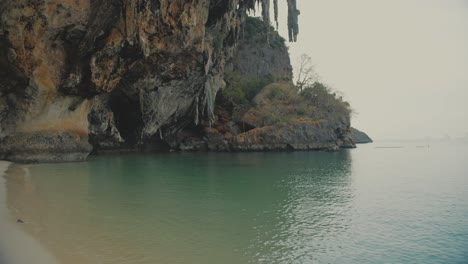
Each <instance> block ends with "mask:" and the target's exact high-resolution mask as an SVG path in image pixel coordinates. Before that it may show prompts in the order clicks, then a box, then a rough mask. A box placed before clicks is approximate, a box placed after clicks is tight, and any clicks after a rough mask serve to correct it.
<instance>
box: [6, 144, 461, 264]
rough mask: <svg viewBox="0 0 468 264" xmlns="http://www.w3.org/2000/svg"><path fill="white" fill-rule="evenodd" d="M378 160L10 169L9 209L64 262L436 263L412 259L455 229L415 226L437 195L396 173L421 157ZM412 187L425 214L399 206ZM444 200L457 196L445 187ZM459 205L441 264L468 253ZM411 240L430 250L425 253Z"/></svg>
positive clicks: (128, 158) (191, 157)
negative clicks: (447, 251)
mask: <svg viewBox="0 0 468 264" xmlns="http://www.w3.org/2000/svg"><path fill="white" fill-rule="evenodd" d="M376 151H378V150H375V149H373V148H369V147H368V148H362V149H360V150H354V151H341V152H337V153H322V152H320V153H316V152H312V153H307V152H298V153H239V154H228V153H217V154H198V153H193V154H191V153H173V154H164V155H117V156H97V157H92V158H91V160H90V161H88V162H86V163H69V164H37V165H14V166H12V167H11V168H10V170H9V172H8V175H9V176H8V177H7V189H8V205H9V208H10V210H11V211H12V212H13V214H15V216H17V217H21V218H22V219H24V220H25V221H26V224H25V225H23V227H24V228H26V229H27V231H28V232H30V233H31V234H33V235H34V236H36V237H38V238H39V239H40V240H41V242H42V243H44V244H45V245H46V246H47V247H48V248H50V249H51V250H52V252H54V253H55V254H56V255H57V256H58V258H59V259H60V260H62V261H63V263H317V262H325V263H345V262H347V263H376V262H379V260H381V258H382V257H383V258H384V259H386V260H388V261H387V262H411V261H413V262H415V263H418V262H419V263H420V262H426V263H427V262H431V261H427V260H428V259H427V258H426V259H425V258H424V256H422V255H417V254H415V256H418V257H417V258H414V257H413V256H411V255H410V256H408V255H407V254H406V253H407V252H406V251H404V249H405V247H406V246H408V245H410V246H412V248H410V250H409V251H413V252H432V251H430V249H431V248H430V247H431V246H434V247H437V244H436V245H434V244H430V243H425V241H424V240H423V239H425V238H427V236H428V234H431V232H432V230H433V228H434V225H436V224H438V225H439V226H441V224H442V225H443V224H444V223H446V222H447V221H448V220H447V219H445V220H444V219H437V221H436V220H434V219H433V221H432V222H428V221H422V222H420V224H421V225H422V226H423V227H424V228H423V229H415V228H417V226H408V223H413V222H411V221H412V220H415V221H416V220H421V219H418V214H414V219H410V218H408V217H407V216H408V215H411V209H412V208H413V206H414V207H415V208H425V209H427V210H429V211H430V212H433V211H431V210H432V209H431V208H428V207H427V204H426V203H424V201H426V200H429V201H430V200H431V199H432V197H433V195H432V194H431V193H424V191H423V190H431V189H430V187H431V186H432V184H430V183H427V182H425V180H424V179H422V178H421V177H428V176H427V175H426V176H421V175H423V174H424V173H423V172H425V170H420V169H419V167H418V169H412V170H411V174H414V175H419V176H417V177H416V179H419V181H417V182H410V183H408V181H407V180H408V178H409V177H408V176H405V177H400V178H398V177H397V176H396V175H399V173H401V172H402V171H400V170H396V169H395V168H400V169H402V170H403V171H408V170H410V169H409V168H412V167H411V166H409V167H405V166H404V165H402V164H406V163H405V162H404V161H408V159H412V158H414V157H415V156H418V155H420V154H421V153H416V152H415V153H413V154H414V155H415V156H414V157H413V156H411V155H413V154H408V153H407V154H402V153H400V152H399V153H394V152H388V151H387V152H376ZM391 151H402V150H391ZM418 151H420V150H418ZM467 153H468V152H467ZM396 154H397V155H396ZM425 158H426V159H427V158H428V157H425ZM437 158H438V159H439V161H440V156H439V155H437ZM458 167H459V166H458ZM391 168H394V169H393V170H392V169H391ZM429 170H430V168H429ZM382 171H387V172H388V173H387V174H385V173H382ZM430 171H433V170H430ZM464 172H465V171H464V170H463V169H460V171H454V172H453V173H454V174H453V175H458V176H456V177H455V176H454V177H453V179H454V181H453V183H454V184H456V185H462V186H463V184H466V181H463V180H462V181H461V182H460V178H459V174H457V173H464ZM418 177H419V178H418ZM457 177H458V178H457ZM388 179H397V180H396V182H393V181H390V180H388ZM431 179H432V178H431ZM457 179H458V181H459V182H457ZM382 183H385V186H382ZM411 184H412V185H411ZM424 184H430V185H424ZM438 184H439V186H440V182H439V183H438ZM408 186H424V187H423V188H419V187H415V188H416V189H408V188H409V187H408ZM464 186H466V185H464ZM405 188H406V190H411V191H412V192H413V194H414V196H415V197H418V199H420V200H421V203H420V202H419V200H418V202H417V203H415V204H412V205H411V207H410V206H405V205H401V204H400V205H398V206H395V204H394V203H393V202H394V201H398V203H401V200H399V199H401V197H405V196H404V194H402V193H403V192H404V190H405ZM387 191H388V192H387ZM444 192H446V193H450V192H452V193H453V192H454V190H453V189H451V188H450V187H447V186H446V189H445V190H444ZM381 194H385V196H382V195H381ZM457 195H461V194H457ZM419 196H421V197H419ZM457 197H458V198H459V199H458V203H456V204H454V205H453V208H452V209H453V210H452V212H457V213H458V215H456V217H458V218H459V219H458V220H459V222H458V223H455V224H453V223H451V224H452V225H451V228H448V229H447V230H445V231H447V232H454V233H457V232H458V233H459V237H458V240H457V239H454V238H453V237H452V236H447V234H445V233H436V232H432V234H436V235H437V236H438V240H437V241H439V242H440V243H442V241H444V243H445V244H444V243H442V244H443V246H442V244H440V245H439V247H441V248H443V247H447V246H450V247H451V248H452V250H451V251H450V252H451V254H452V255H451V256H452V258H450V256H448V255H444V254H439V257H440V258H439V259H437V258H435V262H437V260H455V261H451V262H455V263H456V262H457V261H458V262H460V260H463V259H464V257H465V256H466V255H463V253H462V250H461V248H464V246H467V245H468V228H467V227H466V226H465V224H468V223H467V221H466V220H464V218H462V217H464V216H468V209H467V210H460V208H463V207H462V206H464V205H468V199H467V197H466V195H464V196H463V195H462V196H461V197H460V196H457ZM452 199H454V198H453V197H452V196H450V197H449V200H440V201H439V202H440V204H439V206H440V207H444V206H446V204H447V203H449V204H450V203H453V201H452ZM467 208H468V207H467ZM399 209H401V212H404V213H405V214H406V217H405V216H402V214H401V212H400V211H399ZM421 210H422V209H421ZM428 215H430V214H428ZM452 216H453V215H452ZM410 220H411V221H410ZM444 221H445V222H444ZM467 226H468V225H467ZM367 228H368V229H367ZM391 232H403V233H401V235H399V236H393V237H392V236H389V235H388V233H391ZM405 232H406V234H405ZM381 237H386V239H388V240H382V239H381ZM411 237H419V238H421V239H422V240H421V241H420V243H419V244H420V247H417V246H414V244H411V243H412V241H411V239H410V238H411ZM448 240H450V241H452V242H447V241H448ZM410 242H411V243H410ZM399 245H401V247H400V246H399ZM466 248H468V247H466ZM395 249H397V250H395ZM438 250H439V249H438ZM401 252H403V253H401ZM377 253H378V254H377ZM439 253H440V252H439ZM439 262H440V261H439ZM449 262H450V261H449Z"/></svg>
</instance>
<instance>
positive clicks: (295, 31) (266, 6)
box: [239, 0, 300, 42]
mask: <svg viewBox="0 0 468 264" xmlns="http://www.w3.org/2000/svg"><path fill="white" fill-rule="evenodd" d="M286 1H287V4H288V35H289V42H296V41H297V36H298V35H299V22H298V18H299V14H300V12H299V10H298V9H297V0H286ZM239 4H240V5H241V6H242V7H243V8H244V9H245V10H247V11H253V12H255V10H256V9H255V4H257V8H259V7H260V5H261V7H262V18H263V21H264V22H265V25H266V26H267V27H268V28H269V26H270V0H243V1H240V2H239ZM278 9H279V8H278V0H273V10H274V18H275V23H276V29H278V13H279V10H278Z"/></svg>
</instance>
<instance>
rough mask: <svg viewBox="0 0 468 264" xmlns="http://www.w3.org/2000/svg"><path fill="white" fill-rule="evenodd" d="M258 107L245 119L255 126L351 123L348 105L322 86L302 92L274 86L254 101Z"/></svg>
mask: <svg viewBox="0 0 468 264" xmlns="http://www.w3.org/2000/svg"><path fill="white" fill-rule="evenodd" d="M253 102H254V103H255V105H254V106H253V107H252V108H251V109H250V110H249V111H248V112H247V114H246V115H244V119H245V121H246V122H247V123H250V124H252V125H254V126H265V125H284V124H295V123H308V124H317V123H319V122H321V121H322V120H339V119H345V120H346V119H349V118H350V114H351V108H350V105H349V103H348V102H345V101H343V99H342V97H340V96H337V94H336V93H335V92H333V91H332V90H331V89H330V88H329V87H327V86H326V85H324V84H322V83H318V82H316V83H314V84H313V85H311V86H307V87H305V88H303V89H302V91H299V89H298V88H297V87H296V86H294V85H293V84H292V83H289V82H277V83H272V84H270V85H267V86H266V87H264V88H263V89H262V90H261V91H260V92H259V93H258V94H257V95H256V96H255V98H254V99H253Z"/></svg>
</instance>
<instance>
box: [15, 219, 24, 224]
mask: <svg viewBox="0 0 468 264" xmlns="http://www.w3.org/2000/svg"><path fill="white" fill-rule="evenodd" d="M16 223H19V224H24V222H23V220H21V219H19V218H18V219H17V220H16Z"/></svg>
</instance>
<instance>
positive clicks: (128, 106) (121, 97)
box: [109, 89, 143, 147]
mask: <svg viewBox="0 0 468 264" xmlns="http://www.w3.org/2000/svg"><path fill="white" fill-rule="evenodd" d="M109 104H110V108H111V110H112V112H113V113H114V118H115V125H116V127H117V129H118V130H119V133H120V136H121V137H122V138H123V139H124V140H125V143H126V144H127V145H128V146H131V147H133V146H136V145H137V144H138V143H139V141H140V136H141V130H142V128H143V117H142V114H141V109H140V102H139V101H138V99H137V98H132V97H130V96H128V95H127V94H125V92H123V91H122V90H121V89H115V90H114V91H113V92H112V93H111V95H110V100H109Z"/></svg>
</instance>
